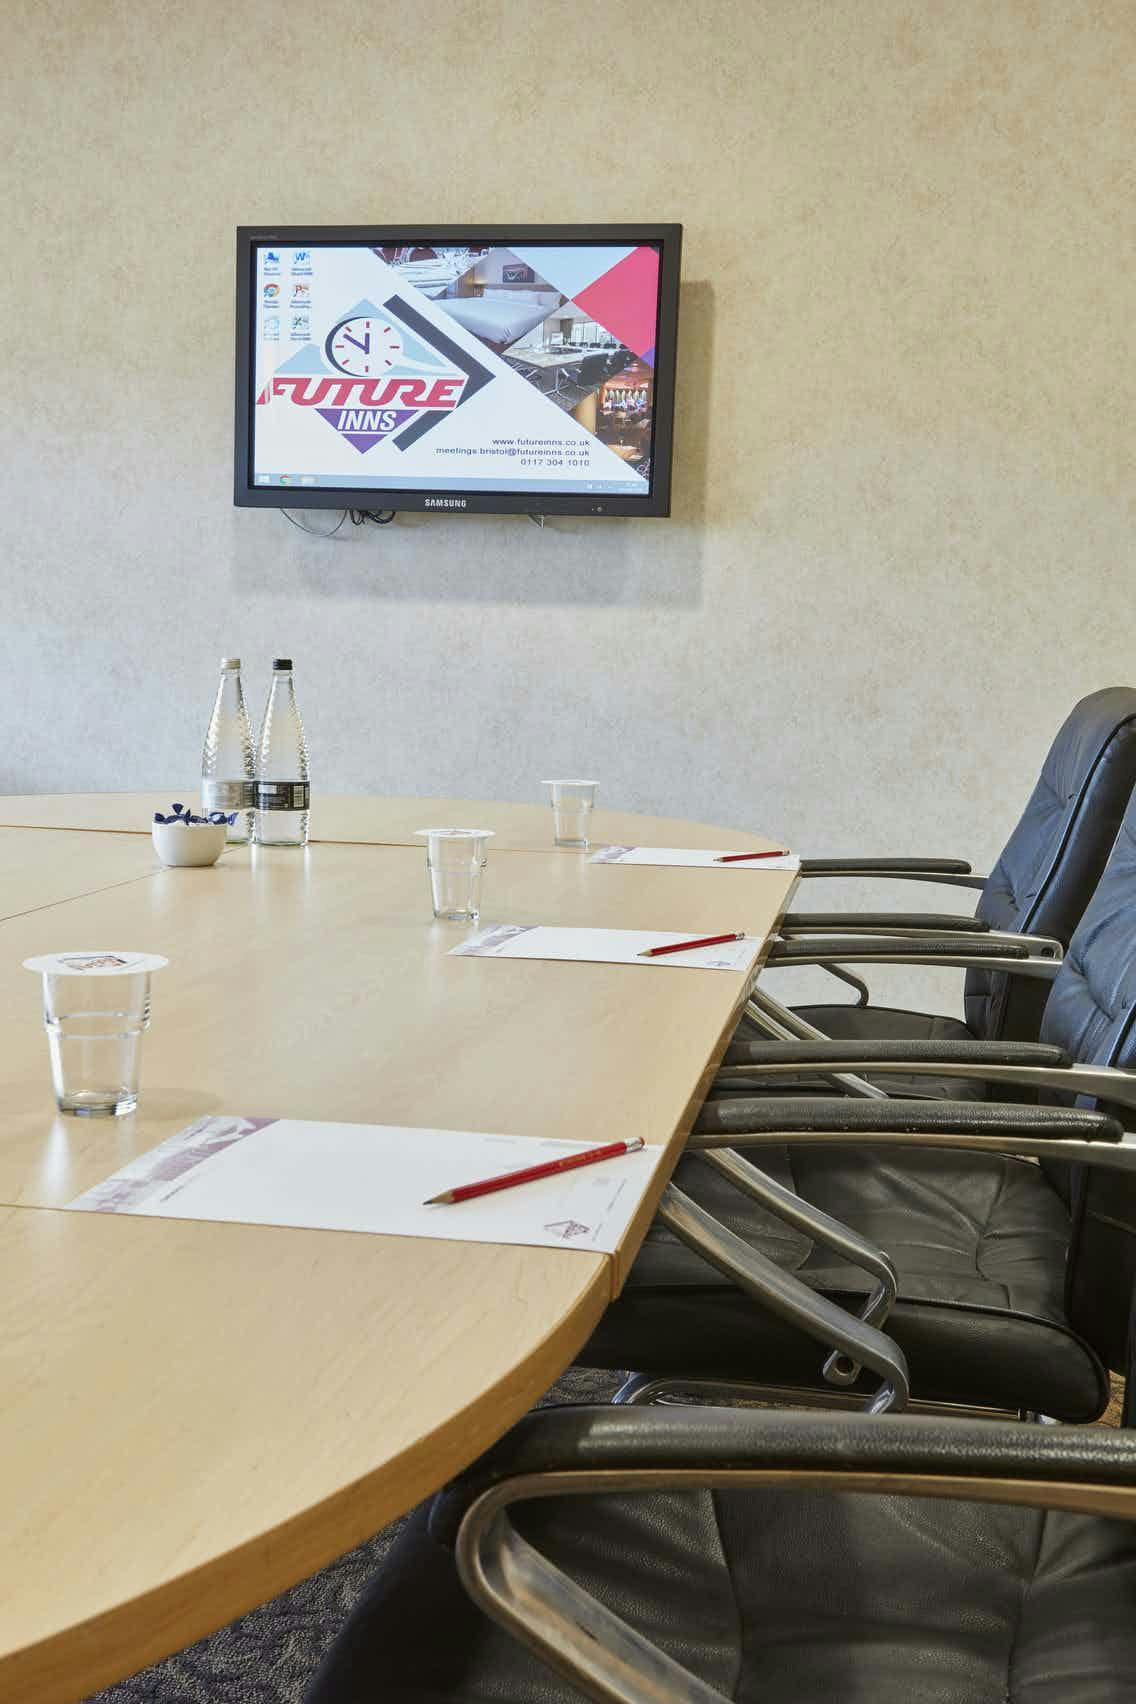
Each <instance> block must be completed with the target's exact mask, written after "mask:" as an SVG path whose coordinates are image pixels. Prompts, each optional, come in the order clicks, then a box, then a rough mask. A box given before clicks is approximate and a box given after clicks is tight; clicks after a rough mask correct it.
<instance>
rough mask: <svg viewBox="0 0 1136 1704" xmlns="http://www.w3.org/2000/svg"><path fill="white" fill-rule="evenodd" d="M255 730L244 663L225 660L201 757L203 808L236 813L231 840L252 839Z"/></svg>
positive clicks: (228, 658)
mask: <svg viewBox="0 0 1136 1704" xmlns="http://www.w3.org/2000/svg"><path fill="white" fill-rule="evenodd" d="M253 773H254V772H253V763H252V729H251V727H250V726H249V719H248V711H247V710H246V709H245V698H244V693H243V692H242V691H241V659H240V658H239V657H222V658H221V681H220V685H219V686H218V688H217V697H216V698H215V699H214V701H213V714H212V716H211V717H210V718H209V731H208V733H207V734H206V736H205V750H204V751H203V752H202V754H201V808H202V810H204V811H205V812H206V813H208V812H209V811H224V812H225V814H226V815H229V814H231V813H232V812H233V811H236V813H237V814H236V817H235V818H234V820H233V821H232V822H231V823H230V824H229V828H228V834H227V839H229V840H231V841H233V840H235V841H245V840H248V839H249V838H250V837H251V835H252V810H253V805H254V803H255V798H254V793H253Z"/></svg>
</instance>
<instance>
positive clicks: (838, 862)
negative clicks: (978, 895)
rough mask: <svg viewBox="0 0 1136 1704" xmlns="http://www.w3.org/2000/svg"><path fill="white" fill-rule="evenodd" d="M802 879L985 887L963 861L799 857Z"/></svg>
mask: <svg viewBox="0 0 1136 1704" xmlns="http://www.w3.org/2000/svg"><path fill="white" fill-rule="evenodd" d="M800 874H801V876H802V877H806V876H813V877H825V876H869V877H872V876H875V877H881V876H882V877H886V878H887V879H888V880H889V881H900V882H935V883H937V884H939V885H940V886H942V887H962V888H984V887H985V886H986V881H987V878H986V877H985V876H978V875H975V873H974V871H973V870H972V869H971V867H970V865H969V864H968V863H967V862H966V861H965V859H962V858H802V859H801V868H800Z"/></svg>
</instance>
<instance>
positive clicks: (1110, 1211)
mask: <svg viewBox="0 0 1136 1704" xmlns="http://www.w3.org/2000/svg"><path fill="white" fill-rule="evenodd" d="M1041 1040H1042V1041H1051V1042H1055V1043H1056V1044H1057V1045H1058V1046H1060V1047H1064V1048H1067V1049H1068V1050H1069V1052H1070V1053H1072V1054H1073V1055H1074V1057H1075V1058H1077V1059H1079V1060H1081V1061H1082V1062H1084V1063H1086V1064H1088V1063H1092V1064H1095V1065H1115V1066H1118V1067H1121V1068H1123V1069H1125V1070H1130V1071H1136V799H1133V801H1132V803H1131V804H1130V805H1129V807H1128V810H1127V812H1126V813H1125V816H1124V820H1123V822H1122V823H1121V825H1120V832H1119V834H1118V836H1117V839H1116V845H1115V847H1114V849H1113V853H1112V856H1111V858H1110V859H1109V861H1108V866H1107V868H1106V870H1105V872H1104V875H1103V876H1102V877H1101V880H1100V883H1099V885H1098V887H1097V890H1096V893H1095V894H1094V895H1093V897H1092V900H1091V901H1090V903H1089V906H1088V909H1087V910H1086V912H1085V915H1084V917H1083V918H1082V919H1081V922H1080V924H1079V926H1078V928H1077V930H1076V933H1075V934H1074V936H1073V939H1072V941H1071V942H1070V944H1069V949H1068V951H1067V952H1066V954H1065V960H1064V963H1063V964H1062V966H1061V969H1060V970H1059V971H1058V973H1057V977H1056V979H1055V981H1054V982H1053V984H1052V988H1051V991H1050V995H1049V1000H1048V1002H1047V1004H1046V1008H1045V1017H1044V1019H1043V1021H1042V1025H1041ZM1107 1110H1109V1111H1113V1112H1115V1113H1116V1114H1117V1116H1118V1117H1119V1118H1120V1119H1121V1120H1122V1121H1123V1123H1124V1124H1125V1126H1126V1128H1128V1129H1133V1128H1136V1112H1133V1110H1132V1109H1131V1108H1128V1109H1125V1108H1122V1107H1119V1106H1115V1107H1110V1108H1108V1109H1107ZM1043 1163H1044V1166H1045V1170H1046V1172H1047V1174H1048V1175H1049V1178H1050V1181H1051V1182H1052V1183H1053V1184H1054V1186H1055V1188H1057V1189H1058V1190H1059V1191H1060V1192H1061V1193H1062V1194H1063V1195H1064V1196H1065V1198H1066V1199H1067V1200H1068V1202H1069V1204H1070V1208H1071V1210H1072V1214H1073V1238H1072V1243H1071V1245H1070V1251H1069V1262H1068V1266H1067V1269H1066V1305H1067V1307H1068V1311H1069V1318H1070V1321H1071V1323H1072V1324H1073V1325H1074V1326H1075V1327H1076V1328H1077V1330H1078V1331H1080V1332H1081V1333H1082V1335H1083V1336H1085V1337H1086V1338H1088V1340H1089V1341H1090V1342H1091V1343H1093V1344H1094V1345H1095V1347H1096V1348H1097V1350H1098V1351H1099V1353H1100V1354H1101V1355H1102V1356H1103V1358H1104V1359H1105V1360H1106V1361H1107V1362H1108V1364H1109V1365H1110V1366H1112V1367H1117V1368H1119V1367H1122V1366H1124V1365H1125V1361H1126V1358H1127V1342H1128V1332H1129V1318H1130V1304H1131V1298H1132V1296H1133V1294H1134V1285H1136V1176H1132V1175H1126V1174H1123V1173H1117V1172H1114V1171H1110V1170H1102V1169H1100V1168H1098V1167H1096V1166H1074V1167H1067V1166H1055V1165H1053V1164H1052V1162H1048V1161H1047V1162H1043Z"/></svg>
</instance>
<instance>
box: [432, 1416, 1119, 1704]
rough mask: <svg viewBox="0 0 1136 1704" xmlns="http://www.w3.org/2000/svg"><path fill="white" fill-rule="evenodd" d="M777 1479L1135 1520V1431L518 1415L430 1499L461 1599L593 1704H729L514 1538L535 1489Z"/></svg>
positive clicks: (788, 1488)
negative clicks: (519, 1507) (516, 1514)
mask: <svg viewBox="0 0 1136 1704" xmlns="http://www.w3.org/2000/svg"><path fill="white" fill-rule="evenodd" d="M700 1488H706V1489H713V1490H722V1491H732V1490H756V1489H762V1488H777V1489H779V1490H781V1491H783V1492H785V1493H786V1494H792V1493H797V1494H801V1493H805V1492H815V1491H824V1492H841V1493H856V1494H861V1495H869V1496H871V1495H878V1496H918V1497H945V1498H950V1499H954V1500H969V1501H974V1502H984V1501H988V1502H1000V1503H1017V1504H1022V1505H1025V1506H1032V1507H1037V1508H1046V1507H1055V1508H1062V1509H1071V1510H1076V1511H1080V1512H1083V1513H1085V1514H1093V1515H1103V1516H1108V1517H1111V1518H1117V1519H1125V1520H1132V1519H1134V1518H1136V1438H1134V1437H1133V1435H1132V1434H1131V1433H1130V1432H1124V1431H1112V1430H1109V1429H1107V1428H1103V1427H1077V1428H1072V1427H1064V1426H1062V1427H1057V1426H1053V1427H1049V1426H1021V1425H1018V1424H1015V1423H1008V1422H1005V1421H975V1420H952V1421H950V1422H948V1423H946V1424H944V1422H942V1421H937V1422H936V1421H930V1420H921V1419H915V1418H911V1417H909V1416H906V1415H904V1416H902V1417H893V1416H890V1415H878V1416H868V1415H863V1414H842V1415H834V1414H830V1413H824V1412H819V1413H814V1412H808V1411H805V1412H799V1411H793V1412H791V1413H786V1412H778V1411H776V1410H764V1411H763V1410H755V1409H721V1408H672V1409H641V1408H631V1409H627V1408H622V1409H621V1408H612V1407H610V1406H604V1407H602V1408H600V1409H594V1408H590V1407H575V1406H574V1407H567V1408H559V1409H558V1408H552V1409H544V1410H540V1411H538V1412H537V1413H534V1414H530V1415H528V1416H526V1418H525V1419H524V1420H522V1421H521V1422H520V1424H519V1425H517V1426H515V1427H514V1428H513V1429H512V1430H511V1431H510V1432H508V1433H507V1434H506V1435H505V1437H504V1438H503V1439H502V1440H501V1442H500V1443H499V1444H497V1445H496V1446H495V1447H494V1448H493V1449H492V1450H490V1451H489V1453H488V1455H486V1456H485V1457H483V1458H482V1460H481V1461H480V1462H478V1463H476V1464H475V1466H474V1467H473V1468H472V1469H471V1470H470V1471H469V1472H468V1473H467V1474H465V1475H463V1477H462V1479H460V1480H459V1481H457V1483H456V1484H455V1485H454V1486H453V1487H451V1488H450V1489H449V1490H447V1491H445V1492H443V1493H441V1494H440V1496H439V1497H438V1498H437V1499H436V1500H435V1503H434V1506H433V1509H432V1511H431V1517H430V1530H431V1533H432V1535H433V1536H434V1537H435V1539H436V1540H437V1541H438V1542H441V1543H452V1544H453V1547H454V1551H455V1560H456V1563H457V1568H458V1572H459V1575H460V1577H461V1580H462V1584H463V1585H464V1587H465V1589H466V1591H467V1592H468V1594H469V1596H470V1597H471V1599H472V1600H473V1602H474V1603H476V1604H477V1605H478V1606H479V1608H480V1609H482V1610H483V1611H484V1612H485V1614H486V1615H488V1616H490V1617H491V1618H492V1619H493V1620H494V1621H496V1622H497V1623H498V1624H499V1625H501V1626H502V1627H504V1628H505V1629H506V1630H507V1631H508V1632H509V1633H510V1634H511V1635H512V1636H513V1637H514V1638H516V1639H517V1640H519V1641H520V1642H521V1643H522V1644H523V1645H525V1646H527V1647H528V1649H530V1650H532V1651H534V1652H535V1653H536V1654H537V1656H539V1657H540V1658H541V1659H542V1660H543V1661H544V1662H546V1663H548V1664H549V1666H550V1667H551V1668H552V1669H553V1670H555V1672H556V1673H558V1674H560V1675H562V1676H563V1677H564V1678H566V1679H567V1680H568V1681H569V1682H570V1683H571V1684H572V1685H574V1686H576V1687H578V1688H579V1689H580V1691H581V1692H582V1693H583V1694H584V1696H586V1697H587V1698H590V1699H592V1700H594V1704H728V1701H727V1700H726V1699H725V1697H724V1695H723V1694H722V1693H720V1692H718V1691H717V1689H716V1688H714V1687H712V1686H710V1685H708V1684H707V1683H706V1682H705V1681H703V1680H701V1679H699V1678H698V1677H697V1676H696V1675H693V1674H691V1673H690V1671H689V1670H688V1669H686V1668H684V1667H683V1666H682V1665H681V1664H679V1663H677V1662H676V1661H675V1660H674V1659H673V1658H672V1657H669V1656H667V1655H666V1653H665V1652H663V1651H660V1650H659V1648H658V1646H657V1645H654V1644H653V1643H652V1642H651V1641H650V1640H648V1639H646V1638H645V1637H644V1636H643V1635H642V1634H641V1633H638V1632H637V1631H635V1630H634V1629H633V1628H631V1627H629V1626H628V1624H627V1623H626V1622H625V1621H623V1620H622V1619H621V1618H620V1617H619V1616H617V1615H615V1614H614V1613H613V1611H611V1610H609V1609H608V1608H607V1607H606V1606H605V1605H604V1604H601V1603H600V1602H599V1601H598V1599H597V1598H595V1597H594V1596H592V1595H591V1594H590V1593H588V1592H586V1591H585V1590H584V1589H583V1587H581V1586H579V1585H577V1584H576V1582H575V1581H574V1580H571V1579H570V1578H569V1577H568V1576H567V1575H566V1574H565V1573H564V1572H563V1571H562V1570H561V1569H559V1568H558V1567H557V1566H556V1565H555V1563H553V1562H551V1561H550V1560H549V1559H548V1558H547V1557H546V1556H543V1555H542V1554H541V1552H540V1551H539V1550H538V1549H537V1548H536V1546H535V1545H533V1544H531V1543H530V1542H529V1541H528V1540H527V1539H524V1538H522V1537H521V1536H520V1534H519V1533H518V1532H517V1530H516V1528H515V1526H514V1525H513V1523H512V1521H511V1520H510V1518H509V1510H510V1508H511V1507H512V1506H513V1505H514V1504H517V1503H523V1502H526V1501H531V1500H533V1499H539V1498H549V1497H561V1496H612V1495H633V1494H635V1493H636V1492H658V1491H667V1490H687V1491H689V1490H696V1489H700Z"/></svg>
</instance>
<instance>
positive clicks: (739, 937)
mask: <svg viewBox="0 0 1136 1704" xmlns="http://www.w3.org/2000/svg"><path fill="white" fill-rule="evenodd" d="M745 933H746V932H745V930H744V929H735V930H734V931H733V933H732V934H730V935H704V936H703V938H702V940H700V941H672V942H671V943H670V945H669V946H666V947H644V948H643V950H642V952H640V953H636V955H635V956H636V958H662V956H663V954H664V953H690V952H693V951H694V949H695V947H717V946H720V945H721V943H722V942H723V941H744V940H745Z"/></svg>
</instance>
